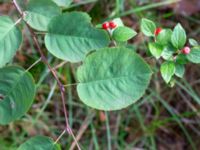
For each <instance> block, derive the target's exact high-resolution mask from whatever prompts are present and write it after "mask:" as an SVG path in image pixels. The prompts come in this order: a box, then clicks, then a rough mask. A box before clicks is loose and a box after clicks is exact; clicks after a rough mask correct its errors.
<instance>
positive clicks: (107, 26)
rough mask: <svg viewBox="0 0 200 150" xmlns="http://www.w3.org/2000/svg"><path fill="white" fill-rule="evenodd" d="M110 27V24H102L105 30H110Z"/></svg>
mask: <svg viewBox="0 0 200 150" xmlns="http://www.w3.org/2000/svg"><path fill="white" fill-rule="evenodd" d="M109 26H110V24H109V22H104V23H103V24H102V28H103V29H105V30H108V28H109Z"/></svg>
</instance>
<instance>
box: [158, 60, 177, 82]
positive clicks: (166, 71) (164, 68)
mask: <svg viewBox="0 0 200 150" xmlns="http://www.w3.org/2000/svg"><path fill="white" fill-rule="evenodd" d="M175 69H176V68H175V64H174V62H172V61H166V62H164V63H163V64H162V65H161V68H160V71H161V75H162V77H163V79H164V80H165V82H166V83H169V81H170V80H171V79H172V77H173V75H174V73H175Z"/></svg>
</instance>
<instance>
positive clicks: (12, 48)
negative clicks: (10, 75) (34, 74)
mask: <svg viewBox="0 0 200 150" xmlns="http://www.w3.org/2000/svg"><path fill="white" fill-rule="evenodd" d="M21 42H22V33H21V31H20V30H19V29H18V28H17V27H16V26H15V23H14V22H13V21H12V20H11V19H10V18H9V17H7V16H1V17H0V67H3V66H4V65H6V63H8V62H10V61H11V59H12V58H13V56H14V55H15V53H16V51H17V49H18V48H19V47H20V45H21Z"/></svg>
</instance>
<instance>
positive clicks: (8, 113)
mask: <svg viewBox="0 0 200 150" xmlns="http://www.w3.org/2000/svg"><path fill="white" fill-rule="evenodd" d="M0 95H2V97H3V99H1V100H0V124H3V125H6V124H8V123H10V122H11V121H14V120H16V119H19V118H20V117H22V116H23V115H24V114H25V113H26V112H27V111H28V109H29V108H30V107H31V104H32V102H33V99H34V96H35V83H34V81H33V77H32V76H31V74H30V73H28V72H27V71H25V70H24V69H21V68H19V67H14V66H10V67H5V68H2V69H0Z"/></svg>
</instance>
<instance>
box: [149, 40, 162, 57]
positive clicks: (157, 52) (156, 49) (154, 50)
mask: <svg viewBox="0 0 200 150" xmlns="http://www.w3.org/2000/svg"><path fill="white" fill-rule="evenodd" d="M148 47H149V50H150V52H151V54H152V55H153V56H154V57H155V58H156V59H159V58H160V56H161V54H162V51H163V46H162V45H160V44H158V43H149V45H148Z"/></svg>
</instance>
